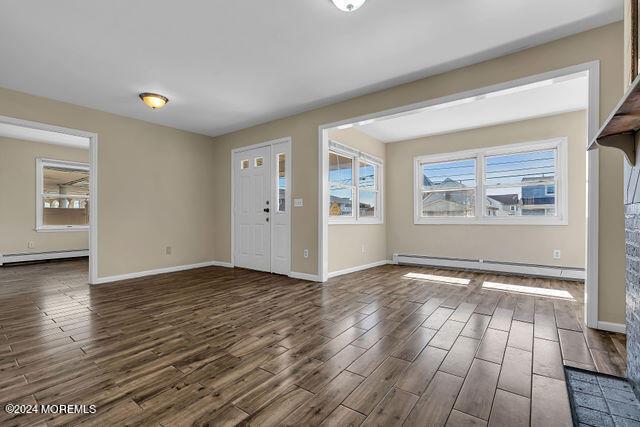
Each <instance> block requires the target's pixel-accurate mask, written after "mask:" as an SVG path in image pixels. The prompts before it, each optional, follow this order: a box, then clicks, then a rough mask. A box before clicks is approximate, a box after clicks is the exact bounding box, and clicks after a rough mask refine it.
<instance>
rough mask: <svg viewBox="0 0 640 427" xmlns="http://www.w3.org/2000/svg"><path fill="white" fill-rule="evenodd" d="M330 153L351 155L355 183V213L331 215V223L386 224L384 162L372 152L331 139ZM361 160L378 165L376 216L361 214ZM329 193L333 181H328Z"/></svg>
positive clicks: (376, 169)
mask: <svg viewBox="0 0 640 427" xmlns="http://www.w3.org/2000/svg"><path fill="white" fill-rule="evenodd" d="M329 145H330V147H329V153H331V152H335V153H337V154H339V155H341V156H345V157H349V158H351V159H352V160H353V162H352V176H353V183H354V186H353V188H354V195H353V215H351V216H349V217H334V216H331V215H329V224H330V225H347V224H351V225H354V224H384V194H383V190H384V162H383V161H382V160H381V159H379V158H377V157H374V156H372V155H370V154H367V153H363V152H361V151H358V150H354V149H353V148H351V147H348V146H346V145H344V144H341V143H339V142H336V141H333V140H329ZM360 162H364V163H369V164H372V165H374V166H376V168H375V171H376V183H377V187H378V198H377V200H376V206H377V209H376V216H375V217H361V216H360V191H359V188H360V187H359V184H360V167H359V164H360ZM328 187H329V195H330V194H331V181H328Z"/></svg>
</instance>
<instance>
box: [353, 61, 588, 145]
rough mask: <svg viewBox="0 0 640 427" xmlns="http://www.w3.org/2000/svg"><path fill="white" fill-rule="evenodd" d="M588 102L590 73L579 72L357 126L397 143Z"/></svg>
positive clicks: (575, 108)
mask: <svg viewBox="0 0 640 427" xmlns="http://www.w3.org/2000/svg"><path fill="white" fill-rule="evenodd" d="M588 104H589V79H588V77H587V75H586V73H579V74H574V75H571V76H565V77H563V78H559V79H552V80H545V81H542V82H537V83H533V84H530V85H525V86H519V87H516V88H512V89H506V90H503V91H498V92H493V93H489V94H486V95H480V96H477V97H473V98H465V99H461V100H458V101H453V102H448V103H446V104H438V105H434V106H431V107H426V108H422V109H420V110H416V111H412V112H410V113H407V114H401V115H397V116H393V117H390V118H383V119H377V120H375V121H373V122H372V123H368V124H365V125H356V126H357V128H358V129H359V130H362V131H363V132H365V133H367V134H368V135H370V136H372V137H373V138H375V139H377V140H379V141H382V142H397V141H403V140H407V139H414V138H419V137H424V136H430V135H438V134H443V133H451V132H457V131H461V130H467V129H475V128H481V127H485V126H492V125H497V124H501V123H509V122H515V121H520V120H526V119H532V118H535V117H543V116H549V115H553V114H560V113H567V112H570V111H578V110H585V109H586V108H587V107H588V106H589V105H588Z"/></svg>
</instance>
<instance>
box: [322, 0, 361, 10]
mask: <svg viewBox="0 0 640 427" xmlns="http://www.w3.org/2000/svg"><path fill="white" fill-rule="evenodd" d="M331 1H332V2H333V4H334V5H335V6H336V7H337V8H338V9H340V10H341V11H343V12H353V11H354V10H358V9H360V7H361V6H362V5H363V4H364V2H366V1H367V0H331Z"/></svg>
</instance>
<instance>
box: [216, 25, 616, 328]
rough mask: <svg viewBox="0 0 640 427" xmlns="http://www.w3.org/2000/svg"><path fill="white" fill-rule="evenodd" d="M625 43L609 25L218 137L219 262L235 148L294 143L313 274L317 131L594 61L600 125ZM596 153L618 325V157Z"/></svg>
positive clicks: (604, 293)
mask: <svg viewBox="0 0 640 427" xmlns="http://www.w3.org/2000/svg"><path fill="white" fill-rule="evenodd" d="M622 41H623V33H622V23H616V24H611V25H607V26H605V27H601V28H598V29H595V30H591V31H587V32H584V33H581V34H577V35H574V36H570V37H567V38H564V39H561V40H558V41H555V42H551V43H547V44H545V45H542V46H538V47H533V48H530V49H526V50H523V51H521V52H518V53H514V54H512V55H507V56H504V57H502V58H498V59H494V60H491V61H486V62H483V63H480V64H475V65H471V66H468V67H464V68H460V69H458V70H454V71H450V72H447V73H444V74H439V75H436V76H433V77H429V78H426V79H422V80H419V81H416V82H413V83H409V84H405V85H401V86H397V87H395V88H392V89H388V90H384V91H380V92H377V93H374V94H370V95H366V96H362V97H358V98H354V99H351V100H349V101H345V102H341V103H338V104H334V105H331V106H328V107H324V108H320V109H316V110H313V111H309V112H306V113H301V114H298V115H295V116H291V117H287V118H284V119H280V120H275V121H272V122H269V123H265V124H262V125H259V126H254V127H252V128H248V129H244V130H241V131H238V132H234V133H230V134H227V135H223V136H220V137H217V138H215V141H216V144H215V156H214V157H215V159H216V167H215V168H214V169H215V171H214V175H215V177H214V179H215V180H214V181H213V182H215V183H216V184H215V185H216V186H217V188H218V191H220V193H219V194H220V198H219V202H218V203H217V204H216V206H215V208H214V211H213V212H212V215H211V216H212V218H215V224H216V225H215V230H214V234H215V239H214V240H215V254H216V257H217V259H219V260H221V261H229V260H230V259H231V252H230V251H231V228H230V224H231V218H230V210H229V209H228V208H227V207H228V206H229V203H230V192H229V187H230V169H229V168H230V155H231V149H232V148H237V147H242V146H246V145H250V144H255V143H259V142H262V141H268V140H271V139H276V138H281V137H284V136H290V137H292V140H293V146H292V151H293V152H292V155H293V183H292V187H293V188H292V190H293V191H292V197H295V198H303V199H304V207H301V208H294V210H293V212H292V270H293V271H297V272H302V273H309V274H316V273H317V272H318V265H317V260H318V254H317V247H318V229H317V226H318V214H317V212H318V183H317V173H318V126H320V125H322V124H326V123H332V122H336V121H340V120H344V119H346V118H350V117H357V116H361V115H365V114H370V113H373V112H377V111H382V110H386V109H390V108H394V107H398V106H402V105H407V104H410V103H414V102H420V101H424V100H428V99H433V98H438V97H441V96H445V95H450V94H453V93H457V92H461V91H465V90H471V89H475V88H479V87H484V86H488V85H492V84H497V83H501V82H504V81H508V80H513V79H517V78H522V77H526V76H530V75H533V74H537V73H543V72H546V71H549V70H554V69H559V68H563V67H567V66H571V65H576V64H581V63H585V62H589V61H593V60H599V61H600V89H601V92H600V118H601V121H602V120H604V119H605V118H606V117H607V115H608V113H609V111H611V109H612V108H613V107H614V106H615V104H616V102H617V100H618V99H619V97H620V96H621V94H622V66H623V59H622V56H623V55H622ZM600 151H601V153H600V171H601V173H600V233H599V235H600V247H599V253H600V265H599V277H600V292H599V302H600V306H599V311H600V319H601V320H603V321H609V322H620V323H622V322H624V312H625V310H624V227H623V209H622V190H621V189H622V159H621V155H620V154H619V153H618V152H616V151H615V150H612V149H600ZM305 248H306V249H309V252H310V255H309V257H308V258H304V256H303V250H304V249H305Z"/></svg>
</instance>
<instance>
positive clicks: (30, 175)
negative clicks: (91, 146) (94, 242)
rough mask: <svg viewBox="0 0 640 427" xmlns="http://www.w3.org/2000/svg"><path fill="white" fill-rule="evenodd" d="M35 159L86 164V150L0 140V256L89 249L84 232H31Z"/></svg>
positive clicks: (34, 189)
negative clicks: (30, 245)
mask: <svg viewBox="0 0 640 427" xmlns="http://www.w3.org/2000/svg"><path fill="white" fill-rule="evenodd" d="M38 157H44V158H48V159H55V160H69V161H74V162H84V163H88V162H89V150H82V149H79V148H69V147H63V146H59V145H51V144H43V143H39V142H31V141H22V140H17V139H9V138H0V236H2V238H0V253H1V254H25V253H36V252H48V251H64V250H72V249H89V233H88V232H87V231H74V232H58V233H38V232H36V231H35V227H36V199H35V198H36V159H37V158H38ZM29 242H33V248H29Z"/></svg>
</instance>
